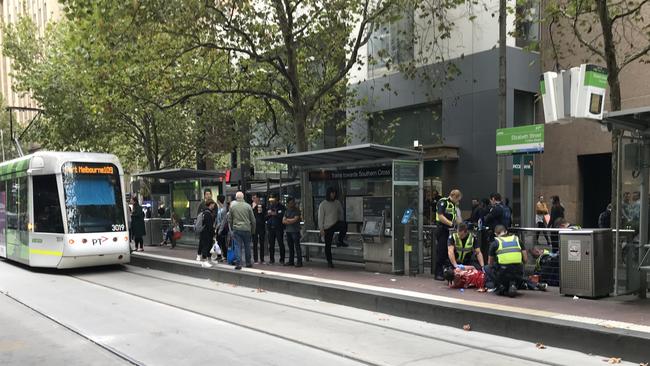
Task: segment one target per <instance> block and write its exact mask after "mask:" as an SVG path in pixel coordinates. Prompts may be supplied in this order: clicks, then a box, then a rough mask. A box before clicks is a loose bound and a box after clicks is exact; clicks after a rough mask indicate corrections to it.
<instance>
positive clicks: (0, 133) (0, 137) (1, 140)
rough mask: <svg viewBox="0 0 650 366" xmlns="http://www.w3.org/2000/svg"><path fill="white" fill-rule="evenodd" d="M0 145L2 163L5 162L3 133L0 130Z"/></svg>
mask: <svg viewBox="0 0 650 366" xmlns="http://www.w3.org/2000/svg"><path fill="white" fill-rule="evenodd" d="M0 143H1V144H2V161H5V132H4V131H3V130H0Z"/></svg>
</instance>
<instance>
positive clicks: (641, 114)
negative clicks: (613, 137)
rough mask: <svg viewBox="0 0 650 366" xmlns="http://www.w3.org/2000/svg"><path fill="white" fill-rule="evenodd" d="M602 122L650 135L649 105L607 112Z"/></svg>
mask: <svg viewBox="0 0 650 366" xmlns="http://www.w3.org/2000/svg"><path fill="white" fill-rule="evenodd" d="M603 123H606V124H608V125H611V126H612V127H614V128H618V129H622V130H626V131H632V132H638V133H640V134H642V135H650V107H643V108H635V109H627V110H623V111H615V112H607V113H606V114H605V117H603Z"/></svg>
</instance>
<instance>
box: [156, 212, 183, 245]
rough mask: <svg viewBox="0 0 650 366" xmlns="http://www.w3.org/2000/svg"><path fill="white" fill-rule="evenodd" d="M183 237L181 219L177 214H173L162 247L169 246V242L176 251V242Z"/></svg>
mask: <svg viewBox="0 0 650 366" xmlns="http://www.w3.org/2000/svg"><path fill="white" fill-rule="evenodd" d="M182 236H183V234H182V230H181V222H180V219H179V218H178V215H176V213H173V214H172V220H171V223H170V225H169V228H167V231H166V232H165V240H163V241H162V243H160V245H161V246H162V245H167V242H169V243H171V245H172V249H174V248H175V247H176V241H177V240H179V239H180V238H181V237H182Z"/></svg>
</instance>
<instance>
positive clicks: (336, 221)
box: [318, 187, 348, 268]
mask: <svg viewBox="0 0 650 366" xmlns="http://www.w3.org/2000/svg"><path fill="white" fill-rule="evenodd" d="M337 196H338V195H337V192H336V189H334V187H329V188H328V189H327V193H326V199H325V201H323V202H321V204H320V206H318V228H319V229H320V235H321V236H324V237H325V257H326V258H327V265H328V266H329V267H330V268H334V264H333V263H332V239H333V238H334V233H335V232H338V233H339V236H338V244H337V246H338V247H347V246H348V245H347V244H346V243H345V235H346V234H347V228H348V225H347V223H345V219H344V217H343V205H341V202H340V201H339V200H338V199H337Z"/></svg>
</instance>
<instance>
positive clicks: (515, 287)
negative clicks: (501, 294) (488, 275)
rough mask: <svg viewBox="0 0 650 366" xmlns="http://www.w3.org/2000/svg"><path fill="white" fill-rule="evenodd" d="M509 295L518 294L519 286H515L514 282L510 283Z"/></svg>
mask: <svg viewBox="0 0 650 366" xmlns="http://www.w3.org/2000/svg"><path fill="white" fill-rule="evenodd" d="M508 296H509V297H515V296H517V286H515V285H514V284H510V287H508Z"/></svg>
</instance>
